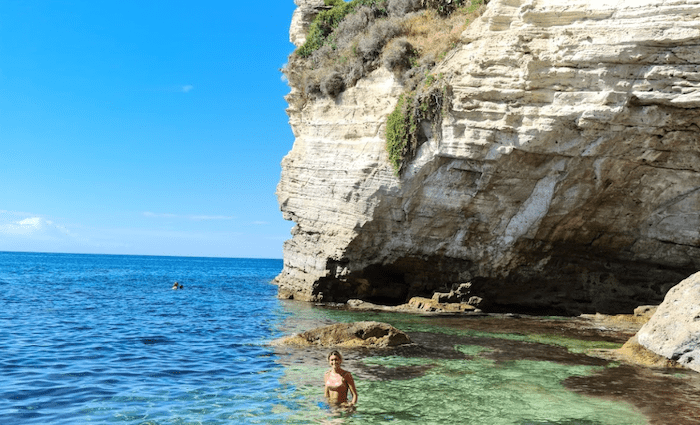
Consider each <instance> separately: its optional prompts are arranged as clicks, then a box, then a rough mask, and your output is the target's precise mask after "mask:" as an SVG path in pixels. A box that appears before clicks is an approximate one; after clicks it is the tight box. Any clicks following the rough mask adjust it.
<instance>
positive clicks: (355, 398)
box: [346, 372, 357, 404]
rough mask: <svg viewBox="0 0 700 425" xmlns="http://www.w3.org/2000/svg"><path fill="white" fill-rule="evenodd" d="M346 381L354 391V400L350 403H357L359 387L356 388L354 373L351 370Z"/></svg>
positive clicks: (351, 390)
mask: <svg viewBox="0 0 700 425" xmlns="http://www.w3.org/2000/svg"><path fill="white" fill-rule="evenodd" d="M346 381H347V383H348V388H349V389H350V392H352V401H351V402H350V404H357V388H355V380H354V379H353V378H352V374H351V373H350V372H348V373H347V377H346Z"/></svg>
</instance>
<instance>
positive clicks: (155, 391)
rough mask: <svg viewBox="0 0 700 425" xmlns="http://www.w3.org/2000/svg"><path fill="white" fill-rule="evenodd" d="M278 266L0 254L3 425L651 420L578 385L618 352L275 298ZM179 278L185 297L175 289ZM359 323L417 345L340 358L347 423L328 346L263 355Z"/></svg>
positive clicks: (542, 335)
mask: <svg viewBox="0 0 700 425" xmlns="http://www.w3.org/2000/svg"><path fill="white" fill-rule="evenodd" d="M281 268H282V261H281V260H252V259H215V258H174V257H139V256H103V255H69V254H30V253H0V289H1V290H2V293H3V296H2V298H1V299H0V353H2V354H1V356H0V375H1V376H2V380H0V424H85V423H96V424H108V423H109V424H111V423H126V424H239V423H244V424H254V423H257V424H273V423H283V424H309V423H344V424H379V423H392V424H405V423H422V424H426V423H435V424H474V425H479V424H489V425H493V424H504V425H505V424H514V425H525V424H532V425H543V424H551V425H554V424H560V425H573V424H585V425H594V424H595V425H608V424H609V425H627V424H629V425H637V424H640V425H641V424H646V423H648V417H649V415H648V414H647V416H644V415H643V414H642V412H641V410H640V409H639V404H640V403H636V405H635V404H634V403H632V402H629V401H626V400H625V399H624V397H623V398H620V397H617V396H615V394H613V393H612V392H611V393H610V394H605V393H603V394H602V396H601V395H598V396H595V397H594V396H590V395H588V394H586V391H584V390H582V389H585V388H588V387H590V386H591V385H593V383H591V382H593V381H590V380H591V379H595V377H597V376H604V375H605V374H609V373H619V372H620V371H623V372H624V371H626V369H625V368H623V367H621V366H619V365H617V364H614V363H609V362H606V361H602V360H598V359H593V358H590V357H588V356H586V355H585V354H583V353H582V352H583V351H584V350H585V349H586V348H590V347H597V346H601V347H605V346H608V345H611V344H612V345H615V344H616V343H615V342H611V341H605V340H604V339H605V338H597V339H596V338H595V335H594V336H591V335H587V336H585V337H583V336H581V337H579V336H576V335H573V336H572V335H571V334H568V333H567V334H566V335H563V334H557V332H549V331H546V330H545V331H543V330H541V329H540V330H538V331H537V332H531V333H528V332H524V333H513V332H512V331H509V332H508V333H504V332H501V331H499V330H498V329H493V328H492V327H490V326H492V325H491V324H492V323H505V322H498V320H496V321H493V320H491V319H487V320H482V321H481V322H480V321H478V320H481V319H472V321H471V322H466V321H465V320H467V319H463V318H458V319H452V318H431V317H422V316H415V315H399V314H376V313H354V312H348V311H343V310H338V309H329V308H319V307H314V306H311V305H309V304H305V303H295V302H290V301H281V300H278V299H277V298H276V297H275V294H276V287H275V286H273V285H271V284H270V283H269V282H270V280H271V279H272V278H274V277H275V276H276V275H277V274H278V273H279V272H280V270H281ZM176 280H177V281H178V282H180V283H181V284H183V285H184V289H183V290H181V291H172V290H171V289H170V288H171V285H172V283H173V282H174V281H176ZM365 319H369V320H383V321H387V322H390V323H392V324H394V325H395V326H397V327H400V328H402V329H404V330H406V331H408V332H409V334H410V335H411V337H412V338H413V339H414V341H416V342H417V344H416V345H414V346H412V347H406V348H401V349H397V350H389V351H378V352H369V351H364V350H354V351H348V352H347V353H345V355H346V363H345V366H346V367H347V369H348V370H350V371H351V372H352V373H353V375H354V376H355V379H356V381H357V387H358V391H359V393H360V402H359V405H358V408H357V410H356V411H355V412H338V411H333V410H330V409H329V408H328V407H327V406H326V405H325V404H324V400H323V387H322V374H323V372H324V371H325V369H326V368H327V365H326V364H325V355H326V350H325V349H316V348H309V349H298V348H297V349H292V348H280V347H274V346H272V345H270V342H271V341H273V340H274V339H277V338H279V337H281V336H283V335H286V334H290V333H293V332H296V331H301V330H307V329H309V328H312V327H315V326H320V325H323V324H330V323H335V322H338V321H351V320H365ZM528 323H530V322H528ZM532 323H534V322H532ZM532 323H530V324H528V325H526V326H528V327H530V326H532ZM487 324H488V326H486V325H487ZM635 373H636V372H635ZM620 379H623V380H624V379H627V378H620ZM663 379H667V378H665V377H664V378H663ZM668 379H670V380H671V381H668V382H671V383H674V382H675V383H677V382H686V381H687V378H685V377H684V376H681V377H669V378H668ZM673 379H676V380H680V381H673ZM573 380H579V381H580V383H578V384H577V386H576V387H572V385H571V382H572V381H573ZM577 382H578V381H577ZM664 382H666V381H664ZM591 388H592V387H591ZM655 423H661V422H655ZM669 423H673V422H669ZM688 423H690V422H688Z"/></svg>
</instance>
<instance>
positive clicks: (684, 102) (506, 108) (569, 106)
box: [276, 0, 700, 314]
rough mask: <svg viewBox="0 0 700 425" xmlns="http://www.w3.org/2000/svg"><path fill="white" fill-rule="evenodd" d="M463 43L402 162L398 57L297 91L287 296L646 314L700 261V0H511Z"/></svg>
mask: <svg viewBox="0 0 700 425" xmlns="http://www.w3.org/2000/svg"><path fill="white" fill-rule="evenodd" d="M298 1H302V0H298ZM298 4H300V3H298ZM305 4H306V3H305ZM301 7H302V6H301V5H300V8H301ZM305 7H306V6H305ZM309 7H310V6H309ZM295 16H296V15H295ZM308 16H312V15H308ZM300 19H301V18H300ZM302 27H303V25H301V24H300V23H296V24H295V25H294V26H293V28H292V32H293V33H296V34H297V35H292V39H293V40H297V41H298V40H300V35H298V34H299V30H298V29H295V28H302ZM461 41H462V43H461V44H460V45H459V46H458V47H457V48H456V49H455V50H453V51H452V52H451V53H450V54H449V55H448V56H447V57H446V58H445V59H444V60H443V61H442V62H441V63H440V64H439V65H438V66H437V68H436V69H435V70H434V74H435V75H442V76H443V79H444V81H445V82H446V84H447V87H448V95H449V98H450V99H449V100H450V102H449V105H450V108H449V109H448V110H447V111H445V112H444V114H443V120H442V125H441V127H440V128H439V129H437V130H438V131H436V132H435V133H434V134H432V133H433V132H431V131H430V129H429V128H427V127H426V128H425V131H426V136H427V137H428V140H427V142H425V143H424V144H423V145H422V146H421V147H420V149H419V151H418V153H417V155H416V157H415V159H414V160H413V161H412V163H411V164H410V166H409V167H408V169H407V170H406V171H405V172H404V173H403V174H402V175H401V177H397V176H396V175H395V174H394V172H393V169H392V167H391V166H390V165H389V162H388V159H387V153H386V151H385V125H386V121H387V116H388V115H389V114H390V113H391V111H392V110H393V108H394V106H395V105H396V102H397V100H398V96H399V95H400V94H401V93H402V91H403V87H402V86H401V84H400V83H399V82H398V81H397V80H396V79H395V77H394V75H393V74H392V73H390V72H389V71H388V70H386V69H384V68H379V69H378V70H376V71H374V72H373V73H372V74H371V75H369V76H368V77H365V78H363V79H362V80H360V81H359V82H358V84H357V85H356V86H355V87H352V88H349V89H347V90H346V91H345V92H343V93H341V94H340V95H339V96H338V97H337V98H336V99H329V98H319V99H316V100H314V101H310V102H308V103H306V104H304V105H297V106H290V109H289V110H288V113H289V117H290V124H291V126H292V129H293V132H294V135H295V142H294V146H293V148H292V150H291V152H289V154H288V155H287V156H286V157H285V158H284V160H283V162H282V176H281V180H280V183H279V186H278V190H277V196H278V199H279V203H280V206H281V209H282V212H283V214H284V216H285V218H287V219H289V220H293V221H294V222H295V223H296V226H295V227H294V229H293V232H292V233H293V237H292V238H291V239H290V240H288V241H287V242H286V243H285V246H284V270H283V272H282V273H281V274H280V275H279V276H278V277H277V279H276V283H277V284H278V285H279V295H280V296H281V297H285V298H296V299H301V300H324V301H345V300H347V299H349V298H359V299H364V300H367V301H384V302H396V303H400V302H403V301H405V300H406V299H407V298H408V297H410V296H413V295H423V296H430V295H431V294H432V293H433V292H434V291H438V290H442V291H444V290H445V289H446V288H447V289H448V290H449V287H450V286H452V285H454V284H459V283H464V282H471V286H470V288H471V294H470V295H472V296H475V298H478V299H480V300H483V302H484V305H482V306H481V307H484V306H489V305H490V306H491V307H492V308H495V309H498V308H510V309H512V308H516V307H518V308H526V309H532V310H538V309H539V310H542V311H544V310H550V311H557V312H566V313H572V314H575V313H580V312H595V311H600V312H625V311H629V312H631V311H632V309H633V308H634V307H635V306H637V305H641V304H649V303H655V302H660V301H661V299H663V295H664V294H665V293H666V291H667V290H668V289H669V288H670V287H671V286H673V285H674V284H676V283H677V282H679V281H680V280H682V279H683V278H684V277H685V276H687V275H689V274H690V273H692V272H695V271H697V270H698V269H700V0H684V1H680V0H616V1H604V0H492V1H491V2H490V3H489V5H488V8H487V10H486V13H485V14H484V15H483V16H482V17H481V18H479V19H478V20H477V21H476V22H474V23H473V24H472V25H471V26H470V27H469V28H468V29H467V30H466V31H465V32H464V33H463V34H462V37H461ZM292 90H293V91H294V90H295V89H294V88H293V89H292Z"/></svg>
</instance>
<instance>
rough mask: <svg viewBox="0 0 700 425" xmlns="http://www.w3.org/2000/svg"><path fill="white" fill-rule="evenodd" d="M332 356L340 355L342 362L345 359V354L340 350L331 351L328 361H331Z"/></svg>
mask: <svg viewBox="0 0 700 425" xmlns="http://www.w3.org/2000/svg"><path fill="white" fill-rule="evenodd" d="M331 356H338V358H339V359H340V361H341V362H342V361H343V355H342V354H340V351H338V350H333V351H331V352H330V353H328V357H327V359H328V361H331Z"/></svg>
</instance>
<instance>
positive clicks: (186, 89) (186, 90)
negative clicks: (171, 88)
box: [180, 84, 194, 93]
mask: <svg viewBox="0 0 700 425" xmlns="http://www.w3.org/2000/svg"><path fill="white" fill-rule="evenodd" d="M192 89H194V86H193V85H190V84H187V85H185V86H182V88H181V89H180V90H181V91H182V92H183V93H189V92H191V91H192Z"/></svg>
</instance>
